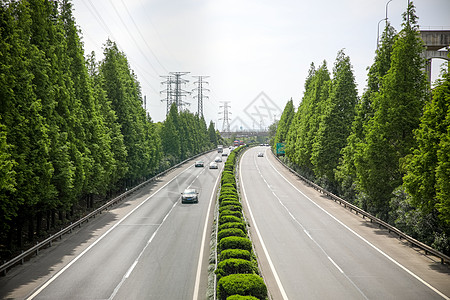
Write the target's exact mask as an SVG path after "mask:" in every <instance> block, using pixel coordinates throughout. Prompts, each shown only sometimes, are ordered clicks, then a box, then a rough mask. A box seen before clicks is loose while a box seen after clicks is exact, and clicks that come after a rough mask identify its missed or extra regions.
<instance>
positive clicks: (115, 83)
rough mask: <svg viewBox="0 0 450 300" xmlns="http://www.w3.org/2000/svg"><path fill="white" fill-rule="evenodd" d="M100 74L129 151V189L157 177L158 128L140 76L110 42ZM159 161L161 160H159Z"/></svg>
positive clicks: (127, 178)
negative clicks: (146, 105) (146, 106)
mask: <svg viewBox="0 0 450 300" xmlns="http://www.w3.org/2000/svg"><path fill="white" fill-rule="evenodd" d="M104 56H105V58H104V60H103V61H102V63H101V65H100V72H101V73H102V76H103V78H104V90H105V91H106V94H107V97H108V99H110V100H111V104H112V108H113V109H114V111H115V112H116V114H117V120H118V123H119V124H120V125H121V127H120V129H121V132H122V135H123V139H124V144H125V147H126V149H127V157H126V160H127V167H128V172H127V174H126V180H127V183H128V185H129V184H132V183H134V182H136V181H137V180H139V179H141V178H143V177H146V176H149V175H150V174H152V173H154V172H155V171H156V169H157V167H158V162H159V160H158V159H154V158H155V155H156V154H157V149H158V145H159V141H158V140H157V136H156V134H153V133H154V131H155V128H154V125H153V124H152V122H151V120H149V118H148V117H147V114H146V112H145V110H144V108H143V107H142V103H143V101H142V95H141V89H140V86H139V82H138V81H137V79H136V75H135V74H134V73H133V72H132V70H131V69H130V66H129V64H128V61H127V58H126V56H125V54H124V53H123V52H121V51H119V49H118V47H117V45H116V44H115V43H114V42H112V41H110V40H108V41H107V43H106V45H105V49H104ZM156 157H158V156H156Z"/></svg>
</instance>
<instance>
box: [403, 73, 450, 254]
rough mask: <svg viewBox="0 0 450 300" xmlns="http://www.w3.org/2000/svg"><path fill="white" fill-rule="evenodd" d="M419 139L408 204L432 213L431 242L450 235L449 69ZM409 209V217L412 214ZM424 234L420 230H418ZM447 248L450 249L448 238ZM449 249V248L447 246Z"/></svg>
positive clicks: (409, 166) (410, 167) (408, 165)
mask: <svg viewBox="0 0 450 300" xmlns="http://www.w3.org/2000/svg"><path fill="white" fill-rule="evenodd" d="M414 137H415V140H416V142H417V147H415V149H414V151H413V153H412V154H410V155H408V156H407V157H406V162H405V169H406V174H405V176H404V177H403V182H404V187H405V189H406V191H407V192H408V194H409V195H410V197H409V202H408V204H411V205H412V208H414V209H416V210H418V212H419V213H420V215H422V216H428V218H431V220H429V221H430V222H432V224H434V226H433V227H432V228H429V229H431V230H430V231H424V234H423V235H425V236H428V237H429V238H431V241H430V242H434V243H437V244H439V241H436V240H434V239H433V238H434V237H436V238H439V237H442V236H445V237H447V238H446V239H448V237H449V236H450V200H449V199H450V184H449V183H450V171H449V170H450V156H449V153H450V76H449V74H448V72H446V73H445V74H444V76H443V79H442V80H441V81H440V82H439V83H438V85H437V87H436V88H435V89H434V90H433V95H432V100H431V102H429V103H427V105H426V106H425V109H424V114H423V116H422V117H421V119H420V126H419V128H418V129H416V130H415V131H414ZM412 215H413V213H412V212H408V216H412ZM414 234H420V232H419V233H418V232H414ZM441 246H444V249H443V250H447V251H448V250H450V249H449V247H450V245H449V243H448V240H447V244H446V245H441ZM445 248H447V249H445Z"/></svg>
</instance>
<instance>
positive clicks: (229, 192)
mask: <svg viewBox="0 0 450 300" xmlns="http://www.w3.org/2000/svg"><path fill="white" fill-rule="evenodd" d="M220 195H221V196H225V195H231V196H237V195H238V193H237V192H236V191H235V190H233V189H231V188H229V187H226V188H223V189H221V190H220Z"/></svg>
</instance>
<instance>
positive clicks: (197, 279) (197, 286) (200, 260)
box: [192, 174, 221, 300]
mask: <svg viewBox="0 0 450 300" xmlns="http://www.w3.org/2000/svg"><path fill="white" fill-rule="evenodd" d="M220 177H221V175H220V174H219V176H217V179H216V184H215V185H214V189H213V191H212V193H211V197H210V199H209V205H208V212H207V214H206V220H205V225H204V226H203V235H202V244H201V246H200V254H199V258H198V264H197V275H196V276H195V284H194V296H193V298H192V299H193V300H197V299H198V297H199V295H198V293H199V292H200V274H201V271H202V270H201V269H202V264H203V249H204V248H205V242H206V234H207V229H208V220H209V212H210V211H211V205H212V202H213V201H212V200H213V198H214V195H215V191H216V188H217V184H218V183H219V179H220Z"/></svg>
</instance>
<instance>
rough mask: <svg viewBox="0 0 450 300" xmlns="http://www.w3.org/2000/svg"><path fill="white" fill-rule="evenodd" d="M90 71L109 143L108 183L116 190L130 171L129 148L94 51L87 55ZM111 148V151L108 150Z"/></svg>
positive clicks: (106, 139)
mask: <svg viewBox="0 0 450 300" xmlns="http://www.w3.org/2000/svg"><path fill="white" fill-rule="evenodd" d="M87 66H88V72H89V75H90V77H91V80H92V89H93V95H94V102H95V103H94V105H95V106H97V107H98V108H99V115H100V118H101V120H102V122H103V123H104V126H105V127H104V132H103V134H104V139H105V142H106V143H107V145H106V146H107V147H108V149H107V150H106V155H105V156H106V157H104V158H103V159H104V161H103V162H102V163H103V164H104V165H105V166H104V169H105V171H107V172H106V175H107V176H108V178H109V182H108V183H107V186H106V187H105V188H107V189H108V190H116V189H117V187H116V184H117V183H118V182H119V180H120V179H122V178H124V177H125V174H126V173H127V171H128V165H127V161H126V157H127V149H126V147H125V144H124V141H123V135H122V132H121V131H120V124H119V123H118V121H117V115H116V112H115V111H114V110H113V109H112V104H111V101H110V100H109V99H108V96H107V94H106V92H105V90H104V89H103V86H104V85H105V79H104V77H103V75H102V73H101V72H100V71H99V65H98V63H97V62H96V59H95V54H94V53H93V52H92V53H91V55H89V56H88V57H87ZM108 150H109V152H108Z"/></svg>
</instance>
